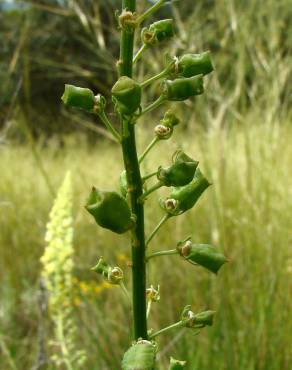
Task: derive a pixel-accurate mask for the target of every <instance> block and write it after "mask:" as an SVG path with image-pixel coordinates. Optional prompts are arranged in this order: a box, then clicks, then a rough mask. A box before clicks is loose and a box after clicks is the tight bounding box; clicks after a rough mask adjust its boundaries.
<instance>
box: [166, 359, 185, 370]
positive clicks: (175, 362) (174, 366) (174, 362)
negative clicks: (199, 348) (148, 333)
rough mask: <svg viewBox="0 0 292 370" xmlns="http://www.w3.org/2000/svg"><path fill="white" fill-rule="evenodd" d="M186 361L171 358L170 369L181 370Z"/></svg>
mask: <svg viewBox="0 0 292 370" xmlns="http://www.w3.org/2000/svg"><path fill="white" fill-rule="evenodd" d="M186 363H187V362H186V361H179V360H175V359H174V358H172V357H171V358H170V364H169V370H181V369H183V368H184V367H185V365H186Z"/></svg>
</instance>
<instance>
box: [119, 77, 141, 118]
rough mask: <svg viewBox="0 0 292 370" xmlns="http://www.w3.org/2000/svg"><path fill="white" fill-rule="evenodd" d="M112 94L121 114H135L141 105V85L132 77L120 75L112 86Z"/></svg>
mask: <svg viewBox="0 0 292 370" xmlns="http://www.w3.org/2000/svg"><path fill="white" fill-rule="evenodd" d="M112 95H113V97H114V100H115V102H116V105H117V109H118V110H119V112H120V113H121V114H133V113H134V112H135V111H136V110H137V109H138V108H139V107H140V103H141V87H140V85H139V84H138V83H137V82H136V81H134V80H133V79H132V78H130V77H127V76H122V77H120V78H119V79H118V81H117V82H116V83H115V84H114V86H113V88H112Z"/></svg>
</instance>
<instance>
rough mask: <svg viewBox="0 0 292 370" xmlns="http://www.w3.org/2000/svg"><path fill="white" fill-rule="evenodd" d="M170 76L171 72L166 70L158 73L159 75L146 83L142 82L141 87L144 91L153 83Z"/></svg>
mask: <svg viewBox="0 0 292 370" xmlns="http://www.w3.org/2000/svg"><path fill="white" fill-rule="evenodd" d="M168 74H169V70H168V69H164V70H163V71H162V72H160V73H158V74H157V75H155V76H153V77H151V78H148V80H145V81H143V82H141V83H140V86H141V88H142V89H143V88H144V87H146V86H148V85H150V84H151V83H152V82H155V81H157V80H160V79H161V78H164V77H167V76H168Z"/></svg>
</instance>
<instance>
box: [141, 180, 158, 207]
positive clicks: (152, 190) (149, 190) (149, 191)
mask: <svg viewBox="0 0 292 370" xmlns="http://www.w3.org/2000/svg"><path fill="white" fill-rule="evenodd" d="M163 185H164V184H163V183H162V182H160V181H158V182H157V183H156V184H155V185H153V186H151V188H149V189H148V190H146V191H144V193H143V195H141V197H140V198H139V202H144V200H145V199H146V197H147V196H148V195H149V194H151V193H153V192H154V191H155V190H157V189H159V188H161V186H163Z"/></svg>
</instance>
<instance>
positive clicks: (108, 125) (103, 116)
mask: <svg viewBox="0 0 292 370" xmlns="http://www.w3.org/2000/svg"><path fill="white" fill-rule="evenodd" d="M98 116H99V118H100V119H101V120H102V122H103V123H104V125H105V127H106V128H107V129H108V130H109V132H111V134H112V135H113V137H114V138H115V139H116V140H117V141H118V142H119V143H120V142H121V141H122V138H121V135H120V134H119V133H118V131H117V130H116V129H115V128H114V127H113V125H112V124H111V122H110V120H109V119H108V118H107V116H106V114H105V113H104V112H101V113H99V114H98Z"/></svg>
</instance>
